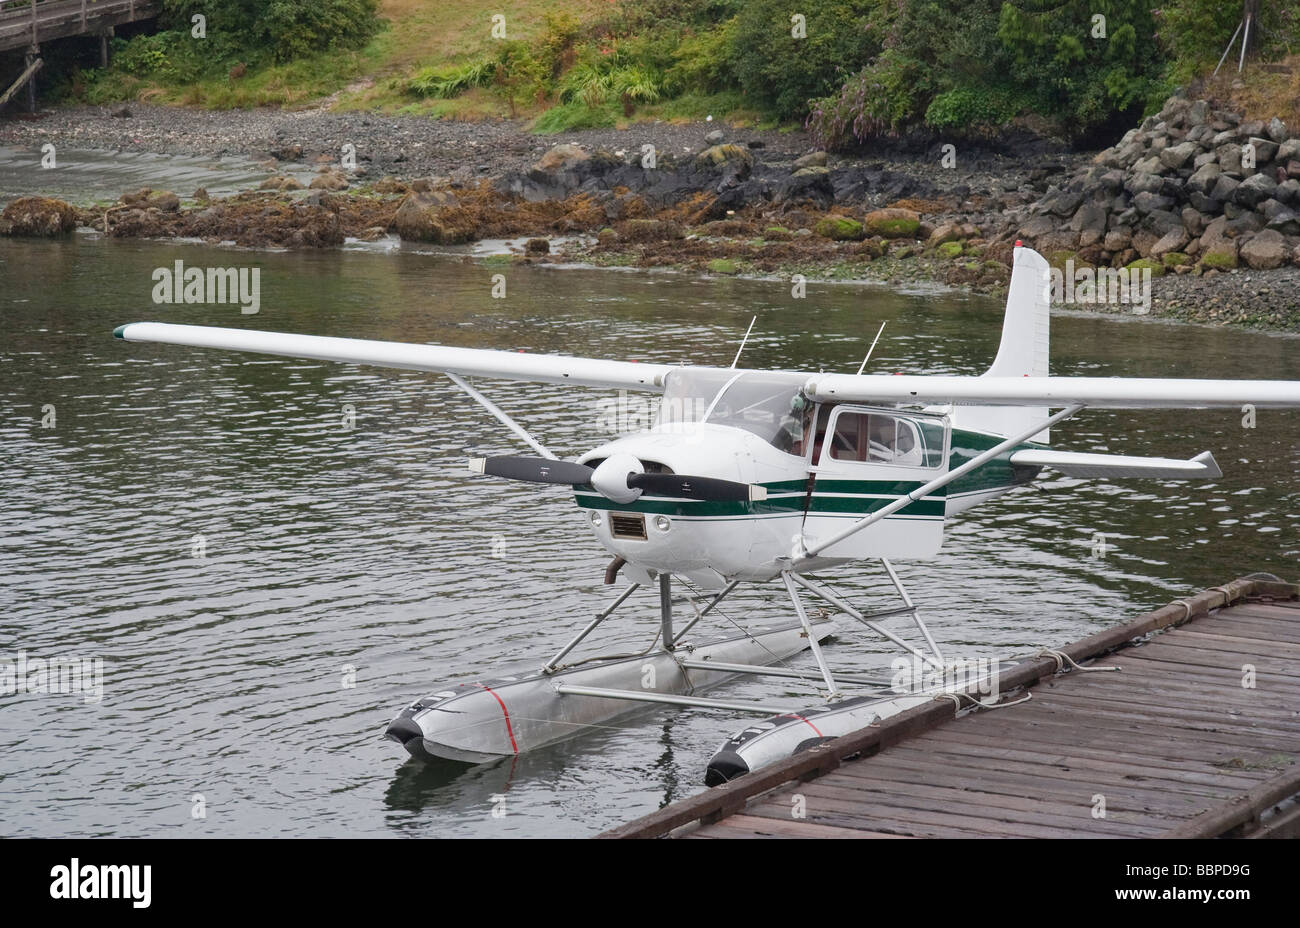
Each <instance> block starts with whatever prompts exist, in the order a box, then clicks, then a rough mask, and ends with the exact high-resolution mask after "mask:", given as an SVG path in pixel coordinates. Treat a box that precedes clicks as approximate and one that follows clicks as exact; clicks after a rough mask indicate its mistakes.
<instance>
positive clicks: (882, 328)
mask: <svg viewBox="0 0 1300 928" xmlns="http://www.w3.org/2000/svg"><path fill="white" fill-rule="evenodd" d="M883 331H885V323H883V322H882V323H880V330H879V331H878V332H876V337H875V338H874V339H872V342H871V347H870V348H868V349H867V356H866V357H865V358H863V359H862V364H861V365H860V366H859V367H858V373H859V374H861V373H862V372H863V371H864V370H866V369H867V362H868V361H870V360H871V352H873V351H875V350H876V342H878V341H880V333H881V332H883ZM732 366H733V367H734V366H735V365H732Z"/></svg>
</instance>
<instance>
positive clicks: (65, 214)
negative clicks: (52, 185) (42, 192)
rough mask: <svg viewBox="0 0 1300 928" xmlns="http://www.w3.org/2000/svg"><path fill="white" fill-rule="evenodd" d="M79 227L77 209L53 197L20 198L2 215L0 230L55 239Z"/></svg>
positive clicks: (0, 231) (7, 207)
mask: <svg viewBox="0 0 1300 928" xmlns="http://www.w3.org/2000/svg"><path fill="white" fill-rule="evenodd" d="M76 227H77V212H76V210H74V209H73V208H72V206H71V205H69V204H68V203H65V202H63V201H62V200H55V199H53V198H51V197H19V198H18V199H16V200H14V201H13V202H12V203H10V204H9V205H8V206H6V207H5V209H4V213H2V214H0V233H3V234H5V235H30V236H36V237H40V238H53V237H54V236H56V235H67V234H68V233H69V232H71V231H72V230H73V229H75V228H76Z"/></svg>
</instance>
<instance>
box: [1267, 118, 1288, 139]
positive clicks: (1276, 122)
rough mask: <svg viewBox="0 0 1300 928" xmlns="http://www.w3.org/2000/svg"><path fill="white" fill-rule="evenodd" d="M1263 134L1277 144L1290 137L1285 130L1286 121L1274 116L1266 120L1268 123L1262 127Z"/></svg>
mask: <svg viewBox="0 0 1300 928" xmlns="http://www.w3.org/2000/svg"><path fill="white" fill-rule="evenodd" d="M1264 134H1265V135H1267V136H1268V137H1269V138H1270V139H1272V140H1273V141H1274V142H1277V143H1279V144H1281V143H1282V142H1285V141H1287V139H1289V138H1290V137H1291V136H1290V134H1289V133H1288V132H1287V128H1286V123H1284V122H1283V121H1282V120H1280V119H1278V118H1277V117H1276V116H1274V117H1273V118H1272V119H1270V120H1269V121H1268V125H1267V126H1265V127H1264Z"/></svg>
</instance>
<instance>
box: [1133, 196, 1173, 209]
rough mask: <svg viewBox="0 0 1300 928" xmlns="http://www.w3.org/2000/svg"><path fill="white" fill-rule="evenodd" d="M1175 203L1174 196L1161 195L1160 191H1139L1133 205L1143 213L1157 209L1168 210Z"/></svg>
mask: <svg viewBox="0 0 1300 928" xmlns="http://www.w3.org/2000/svg"><path fill="white" fill-rule="evenodd" d="M1173 205H1174V201H1173V199H1172V198H1170V197H1165V196H1161V195H1160V194H1158V193H1139V194H1138V195H1137V196H1135V197H1134V198H1133V207H1134V208H1135V209H1136V210H1137V211H1138V212H1139V213H1143V214H1146V213H1151V212H1154V211H1156V210H1167V209H1169V208H1170V207H1171V206H1173Z"/></svg>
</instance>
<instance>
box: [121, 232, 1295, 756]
mask: <svg viewBox="0 0 1300 928" xmlns="http://www.w3.org/2000/svg"><path fill="white" fill-rule="evenodd" d="M1049 287H1050V270H1049V268H1048V265H1047V262H1046V261H1044V260H1043V258H1042V257H1041V256H1040V255H1038V254H1037V253H1036V252H1033V251H1031V250H1030V249H1027V248H1021V247H1017V248H1016V251H1015V259H1014V268H1013V272H1012V277H1011V284H1010V290H1009V293H1008V297H1007V311H1006V316H1005V318H1004V321H1003V330H1002V340H1001V343H1000V346H999V349H998V354H997V357H996V358H995V360H994V362H993V365H992V366H991V367H990V368H989V370H988V371H987V372H986V373H985V374H983V375H981V376H978V377H956V376H928V375H890V376H887V375H876V374H865V375H864V374H863V373H862V371H861V370H859V372H858V373H857V374H833V373H830V374H828V373H800V372H796V371H760V370H751V369H745V368H739V367H737V366H736V364H735V363H733V366H732V367H730V368H710V367H691V366H673V365H659V364H637V363H628V362H619V361H604V360H597V359H587V358H573V357H557V356H550V355H535V354H525V353H515V352H504V351H488V350H478V349H465V348H452V347H445V346H437V345H408V344H402V343H395V342H376V341H367V340H361V339H343V338H327V337H321V336H311V335H293V334H284V333H274V332H256V331H248V330H241V329H225V328H210V327H205V326H190V325H169V324H164V323H133V324H130V325H125V326H121V327H119V328H118V329H117V330H116V332H115V334H116V335H118V336H119V337H120V338H123V339H125V340H127V341H132V342H161V343H166V344H173V345H183V346H194V347H204V348H219V349H229V350H239V351H250V352H257V353H263V354H275V355H284V356H288V357H294V358H315V359H324V360H331V361H338V362H343V363H354V364H370V365H376V366H385V367H393V368H402V369H408V370H422V371H437V372H440V373H443V374H446V375H447V376H448V377H449V378H451V379H452V381H453V382H455V383H456V385H457V386H458V387H460V388H461V389H462V390H464V391H465V392H466V393H467V394H468V395H469V396H471V397H472V398H473V399H475V400H476V401H477V402H479V403H480V404H481V405H483V407H484V408H485V409H487V411H488V412H490V413H491V414H492V415H493V416H494V417H496V418H497V419H498V420H499V421H500V422H501V423H502V424H503V425H504V426H506V428H507V429H508V430H509V431H510V432H511V433H513V434H514V435H515V436H516V437H517V438H518V439H520V440H521V441H522V442H524V443H526V444H527V445H529V446H530V448H531V449H532V451H533V452H535V453H534V454H532V455H528V456H523V455H506V456H496V457H485V458H475V459H473V460H471V462H470V468H471V470H472V471H473V472H474V473H476V474H480V475H484V476H488V477H498V478H506V479H515V480H524V481H530V482H536V483H550V484H558V485H567V486H569V487H571V488H572V491H573V493H574V499H575V501H576V503H577V505H578V507H579V509H580V510H581V512H582V514H583V518H584V519H585V521H586V522H587V523H588V524H589V525H590V527H591V529H592V530H593V531H594V533H595V537H596V539H597V541H598V542H599V543H600V544H601V545H602V546H603V547H604V548H605V549H606V550H607V551H608V552H609V553H610V554H612V555H613V556H614V559H613V561H612V563H610V564H609V566H608V567H607V568H606V580H607V582H610V583H614V582H616V578H617V577H618V575H619V574H620V573H621V574H622V575H623V579H624V580H625V581H626V582H627V584H628V585H627V587H626V588H625V589H624V590H623V591H622V592H621V593H620V594H619V595H618V596H617V597H616V598H615V599H614V601H613V603H612V604H611V605H608V606H607V607H606V608H604V609H602V610H601V611H600V612H598V613H597V614H596V615H595V616H594V617H593V618H592V619H591V620H590V621H589V622H588V623H587V624H586V625H585V626H584V627H583V628H582V629H581V630H580V631H578V633H577V635H576V636H574V637H573V638H572V639H571V640H570V641H569V642H568V643H567V644H566V645H565V647H564V648H562V649H561V650H560V651H559V652H558V653H556V654H555V655H554V656H552V657H551V658H550V660H548V661H546V662H545V663H544V664H542V665H541V666H540V668H538V669H537V670H536V671H534V672H529V673H524V674H517V675H514V676H508V677H503V678H483V679H476V680H473V681H464V682H461V683H457V684H454V685H450V686H448V687H446V688H443V689H440V690H437V691H435V692H434V693H432V694H431V695H429V696H425V697H422V698H421V699H417V700H415V701H414V702H412V703H411V704H410V705H408V706H407V707H405V708H404V709H403V710H402V711H401V712H400V713H399V714H398V716H397V717H396V718H395V719H394V720H393V722H392V723H391V724H390V725H389V727H388V730H387V735H388V737H390V738H391V739H393V740H395V741H398V742H400V743H401V744H402V745H403V746H404V747H406V748H407V750H408V751H409V752H410V753H412V754H414V755H416V756H429V755H433V756H440V757H447V758H453V759H456V760H462V761H467V762H480V761H486V760H491V759H493V758H496V757H500V756H503V755H510V754H515V753H519V752H521V751H524V750H529V749H532V748H536V747H540V746H542V745H545V744H550V743H553V742H556V741H559V740H563V739H566V738H569V737H572V736H574V735H576V734H581V733H582V732H584V731H588V730H590V728H591V727H592V726H594V725H601V724H604V723H606V722H608V721H609V720H610V719H612V718H614V717H616V716H618V715H620V714H623V713H625V712H627V711H629V710H630V709H636V708H645V707H647V706H652V705H656V704H660V703H663V704H668V705H676V706H693V707H700V708H707V709H722V710H728V711H734V712H741V713H757V714H760V715H767V716H768V718H766V720H764V721H762V722H759V723H757V724H755V725H750V726H748V727H746V728H745V729H744V730H743V731H741V732H740V733H738V734H737V735H735V736H734V737H732V738H730V739H728V740H727V741H726V742H725V743H724V745H723V747H722V749H721V750H720V751H719V752H718V754H717V755H715V756H714V758H713V760H712V761H711V762H710V765H709V769H708V774H707V780H708V782H720V781H722V780H726V779H729V778H731V777H733V776H737V775H740V774H742V773H744V772H746V771H748V770H751V769H753V768H754V767H755V766H758V765H761V764H763V763H767V762H770V761H772V760H774V759H776V758H778V757H781V756H786V755H788V754H789V753H790V752H791V751H792V750H797V749H798V748H799V747H801V746H802V745H805V744H807V743H809V741H810V739H811V740H813V741H815V740H820V739H824V738H828V737H833V736H834V735H837V734H842V733H844V732H847V731H850V730H852V729H854V728H856V727H861V726H862V725H865V724H869V723H870V722H871V721H872V720H873V719H876V718H881V717H884V716H886V715H889V714H893V713H896V712H899V711H902V710H903V709H906V708H908V707H909V706H911V705H916V704H917V700H927V699H931V698H933V697H934V695H935V693H936V691H939V692H942V691H944V689H945V688H947V689H949V690H951V689H953V688H960V687H959V685H958V684H956V683H954V684H951V685H950V684H946V683H941V684H938V685H937V687H938V688H937V690H936V685H930V684H927V685H926V686H924V687H920V688H916V687H913V688H910V689H909V688H907V687H900V686H899V684H898V683H897V681H890V682H887V683H882V681H881V680H880V679H879V678H878V677H872V676H870V675H869V674H868V675H863V674H862V673H848V674H845V673H843V672H833V671H832V670H831V668H830V666H829V663H828V662H827V659H826V655H825V654H824V653H823V651H822V649H821V647H820V643H821V642H822V641H824V640H825V639H826V638H827V637H828V636H829V635H830V634H831V633H832V631H833V630H834V629H835V627H836V626H835V625H834V623H833V622H831V621H830V620H828V619H827V618H825V617H823V616H822V615H821V614H818V613H815V612H814V611H813V610H810V609H809V608H807V607H806V605H805V597H808V596H812V597H815V598H817V599H818V600H819V602H820V603H821V605H822V606H824V607H826V608H828V609H830V610H834V611H836V612H838V613H841V614H843V615H845V616H847V617H849V618H851V619H853V620H855V621H857V622H859V623H861V624H863V625H864V626H866V627H867V628H868V629H870V630H871V631H872V632H875V633H877V634H880V635H882V636H884V637H885V638H887V639H888V640H890V641H891V642H893V643H894V644H895V645H897V646H898V647H900V648H902V649H903V650H904V651H906V652H908V653H910V655H911V656H912V657H913V658H915V659H917V660H919V661H923V662H924V663H925V664H926V666H928V667H932V668H937V669H939V670H944V669H947V668H948V665H947V664H945V662H944V659H943V655H942V652H941V650H940V647H939V645H938V644H937V643H936V642H935V641H934V639H933V637H932V636H931V635H930V632H929V630H928V628H927V627H926V625H925V623H924V621H923V620H922V618H921V615H920V613H919V611H918V609H917V607H916V605H915V604H914V603H913V602H912V600H911V598H910V597H909V596H908V594H907V591H906V590H905V589H904V588H903V586H902V583H901V581H900V579H899V577H898V574H897V572H896V571H895V569H894V567H893V565H892V563H891V561H892V559H919V558H928V557H933V556H935V555H936V554H937V553H938V552H939V550H940V548H941V545H942V542H943V535H944V524H945V520H947V519H949V518H952V517H953V516H956V515H957V514H959V513H962V512H965V511H966V510H968V509H970V508H971V507H973V506H976V505H978V504H980V503H982V502H985V501H987V500H990V499H993V498H995V497H997V496H1000V495H1002V494H1004V493H1006V492H1008V491H1010V490H1012V489H1014V488H1016V487H1018V486H1022V485H1024V484H1027V483H1029V482H1030V481H1032V480H1033V479H1034V478H1035V477H1036V476H1037V475H1038V474H1039V472H1040V471H1041V470H1043V469H1044V468H1050V469H1053V470H1055V471H1057V472H1060V473H1063V474H1067V475H1071V476H1079V477H1108V478H1122V477H1156V478H1163V479H1210V480H1213V479H1216V478H1217V477H1219V476H1221V474H1220V471H1219V468H1218V465H1217V464H1216V463H1215V461H1214V458H1213V457H1212V456H1211V455H1210V454H1209V453H1208V452H1207V453H1202V454H1200V455H1197V456H1196V457H1194V458H1191V459H1188V460H1178V459H1170V458H1151V457H1132V456H1119V455H1110V454H1092V453H1080V452H1071V451H1058V450H1054V449H1052V448H1051V447H1050V435H1051V427H1052V426H1053V425H1055V424H1056V423H1058V422H1061V421H1063V420H1065V419H1068V418H1070V417H1071V416H1074V415H1076V414H1077V413H1079V412H1080V411H1081V410H1083V409H1085V408H1088V407H1105V408H1150V407H1212V406H1220V407H1239V406H1241V405H1245V404H1251V405H1253V406H1255V407H1257V408H1266V407H1277V408H1285V407H1296V406H1300V383H1296V382H1290V381H1263V380H1253V381H1224V380H1189V379H1129V378H1089V377H1053V376H1050V375H1049V373H1048V342H1049V339H1048V333H1049ZM738 359H739V355H738V356H737V360H738ZM864 364H865V362H864ZM475 376H479V377H485V378H491V379H505V380H517V381H533V382H540V383H549V384H559V385H565V386H584V387H600V388H607V389H620V390H641V391H648V392H651V393H659V394H661V395H662V400H661V402H660V406H659V413H658V417H657V420H656V422H655V424H654V425H653V427H651V428H650V429H648V430H645V431H642V432H637V433H634V434H628V435H623V436H620V437H618V438H616V439H614V440H612V441H608V442H606V443H604V444H601V445H599V446H598V447H595V448H593V449H592V450H590V451H588V452H587V453H585V454H583V455H581V456H579V457H578V458H576V459H575V460H571V461H567V460H561V459H560V458H559V457H558V456H557V455H555V454H554V453H552V452H551V451H550V450H549V449H547V448H546V447H545V445H544V444H543V443H542V442H541V441H539V440H538V439H537V438H536V437H534V436H533V435H532V434H531V433H529V432H528V430H527V429H526V428H525V427H524V426H523V425H521V424H520V423H518V422H516V421H515V420H514V419H513V418H511V417H510V416H509V415H508V414H507V413H506V412H504V411H503V410H501V409H500V408H499V407H498V406H496V404H495V403H493V402H492V401H491V400H490V399H489V398H488V397H486V396H485V395H484V394H483V393H481V392H480V391H479V389H478V388H477V387H476V386H474V385H472V384H471V383H469V382H468V380H467V379H466V378H469V377H475ZM541 512H542V511H541V510H539V514H541ZM864 560H865V561H878V562H879V563H880V565H881V566H882V567H883V568H884V570H885V572H886V574H887V575H888V577H889V579H890V580H891V581H892V582H893V584H894V586H895V588H896V590H897V592H898V594H899V596H900V597H901V601H902V603H903V605H902V606H901V607H899V608H894V609H884V610H877V611H874V612H864V611H863V610H861V609H859V608H857V607H855V606H854V605H853V604H851V603H849V602H848V601H847V600H846V599H845V598H844V597H843V596H840V595H839V594H837V593H836V592H835V591H834V590H833V589H831V588H830V587H829V586H828V585H827V583H826V582H825V581H824V580H823V579H821V578H814V577H812V576H811V575H812V574H814V573H819V572H820V573H824V572H826V571H830V570H833V569H836V568H842V567H844V566H846V565H848V564H851V563H853V562H858V561H864ZM674 578H676V579H677V580H678V581H679V583H680V587H681V588H682V589H684V590H685V591H687V593H688V594H689V595H687V596H685V597H683V596H682V595H681V590H678V591H677V593H674V589H673V580H674ZM774 580H779V581H780V582H781V583H782V584H783V585H784V587H785V589H786V591H787V593H788V595H789V597H790V601H791V605H792V606H793V612H794V618H795V619H796V621H793V622H790V623H788V624H786V625H783V626H774V627H764V628H757V629H749V630H746V631H745V632H744V633H743V634H741V635H736V636H732V637H722V638H718V639H703V638H698V637H688V636H689V633H690V632H691V631H693V630H694V628H695V626H696V625H697V624H698V623H700V622H701V620H703V619H705V618H706V617H707V616H708V614H709V613H710V612H711V611H712V610H713V609H714V608H715V607H717V606H718V604H719V603H720V602H721V601H722V600H723V599H724V598H725V597H726V596H727V595H728V594H729V593H731V592H732V590H734V589H735V588H736V586H737V585H738V584H740V583H742V582H747V581H753V582H769V581H774ZM640 589H647V590H649V591H650V592H652V593H657V606H658V610H657V612H658V614H657V623H656V625H657V631H656V637H655V641H654V642H653V643H652V645H651V647H650V648H647V649H646V650H645V651H642V652H639V653H636V654H632V655H627V654H623V655H613V656H595V657H588V658H585V659H583V660H573V659H569V661H568V663H566V662H565V659H566V658H568V657H569V655H570V653H571V652H573V650H574V649H575V648H576V647H577V646H578V645H579V644H580V643H582V642H583V641H584V640H586V638H587V637H588V636H589V635H590V634H591V633H592V632H593V631H594V630H595V629H596V628H597V627H598V626H599V625H600V624H601V623H603V622H604V621H605V620H606V619H608V618H609V617H610V616H611V615H612V614H613V613H614V612H615V611H616V610H618V609H619V608H621V607H624V605H625V603H627V602H628V601H629V600H630V598H631V597H632V595H633V594H634V593H635V592H636V591H637V590H640ZM683 604H685V605H686V606H687V607H688V609H689V612H687V613H686V615H685V618H686V619H687V621H685V623H684V624H678V621H677V620H678V619H679V618H681V614H680V613H679V611H678V607H680V606H682V605H683ZM895 616H906V617H910V618H911V619H912V620H913V622H914V623H915V627H916V630H917V631H918V632H919V633H920V634H921V636H922V637H923V639H924V642H923V643H921V642H916V643H912V642H909V641H907V640H905V639H904V638H903V637H902V633H901V632H899V631H897V630H891V629H889V628H887V627H885V626H884V625H883V624H881V623H882V622H883V621H884V620H885V619H888V618H890V617H895ZM805 650H809V651H811V652H812V655H813V657H814V660H815V663H816V669H815V670H814V669H800V668H798V667H795V666H790V665H789V664H788V663H787V662H788V660H789V659H790V658H792V657H794V656H796V655H797V654H799V653H800V652H802V651H805ZM1000 666H1001V665H1000V664H999V663H998V662H994V665H993V666H992V667H991V668H987V669H986V670H985V682H987V678H988V676H989V675H994V676H995V675H996V673H997V671H998V668H999V667H1000ZM738 675H753V676H764V675H769V676H774V677H778V678H785V679H791V680H803V681H807V682H810V683H815V684H817V685H819V686H820V687H821V688H822V689H821V693H822V697H823V698H824V699H825V702H824V704H822V705H820V706H818V707H815V708H813V709H807V708H801V707H799V706H797V705H790V704H789V702H785V701H779V700H778V701H776V702H773V703H762V704H754V703H745V702H735V701H728V700H725V699H717V698H705V697H702V696H700V695H698V694H699V693H700V692H702V691H703V690H706V689H708V688H710V687H713V686H715V685H717V684H719V683H724V682H726V681H727V680H731V679H735V678H736V677H737V676H738ZM969 683H971V681H970V680H964V681H961V686H965V685H967V684H969ZM854 686H856V687H859V688H860V689H858V690H857V691H856V693H855V692H854V691H853V690H851V689H849V690H846V689H845V687H854Z"/></svg>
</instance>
